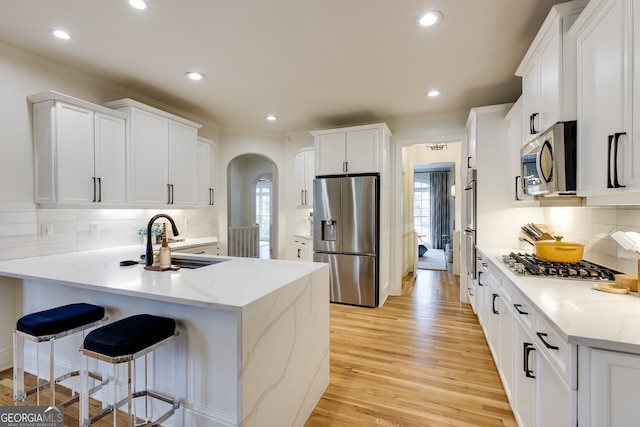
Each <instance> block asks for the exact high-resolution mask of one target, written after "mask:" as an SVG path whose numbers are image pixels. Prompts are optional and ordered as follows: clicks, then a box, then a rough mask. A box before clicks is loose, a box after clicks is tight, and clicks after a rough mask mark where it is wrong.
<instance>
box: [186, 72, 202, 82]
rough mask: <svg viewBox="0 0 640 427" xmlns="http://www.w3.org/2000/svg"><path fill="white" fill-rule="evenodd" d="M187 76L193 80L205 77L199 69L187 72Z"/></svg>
mask: <svg viewBox="0 0 640 427" xmlns="http://www.w3.org/2000/svg"><path fill="white" fill-rule="evenodd" d="M185 76H187V77H188V78H190V79H191V80H202V79H204V74H202V73H199V72H197V71H188V72H186V73H185Z"/></svg>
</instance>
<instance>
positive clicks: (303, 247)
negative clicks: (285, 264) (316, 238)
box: [293, 236, 313, 262]
mask: <svg viewBox="0 0 640 427" xmlns="http://www.w3.org/2000/svg"><path fill="white" fill-rule="evenodd" d="M293 248H294V251H295V252H294V255H295V258H294V259H295V260H297V261H309V262H311V261H313V240H312V239H311V238H306V237H299V236H295V237H294V238H293Z"/></svg>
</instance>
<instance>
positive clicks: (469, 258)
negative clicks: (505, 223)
mask: <svg viewBox="0 0 640 427" xmlns="http://www.w3.org/2000/svg"><path fill="white" fill-rule="evenodd" d="M476 177H477V171H476V170H475V169H471V170H470V171H469V173H468V174H467V181H466V183H465V186H464V195H465V229H464V231H463V232H462V234H463V236H464V245H465V255H466V257H465V260H466V263H467V271H468V272H469V276H471V278H472V279H474V280H475V278H476V271H477V268H476V221H477V218H476V203H477V202H476V191H477V190H476V184H477V182H476Z"/></svg>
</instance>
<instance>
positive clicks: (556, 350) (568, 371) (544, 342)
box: [532, 317, 578, 390]
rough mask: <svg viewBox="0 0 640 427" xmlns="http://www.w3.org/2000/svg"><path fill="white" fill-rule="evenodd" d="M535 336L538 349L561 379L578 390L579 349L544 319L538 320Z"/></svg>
mask: <svg viewBox="0 0 640 427" xmlns="http://www.w3.org/2000/svg"><path fill="white" fill-rule="evenodd" d="M532 335H534V336H535V340H536V346H537V347H536V348H537V349H538V350H539V351H540V353H542V354H544V355H545V356H546V358H547V360H549V362H550V364H551V368H553V369H554V370H555V371H556V372H557V374H558V375H559V376H560V378H561V379H562V380H563V381H564V382H565V383H566V385H567V386H569V388H571V389H572V390H577V388H578V381H577V374H578V372H577V369H575V367H576V366H577V363H578V349H577V346H576V345H574V344H569V343H568V342H566V341H565V340H564V339H563V338H562V337H560V335H558V334H557V333H556V332H555V331H554V330H553V329H551V327H550V326H549V325H548V324H547V322H545V321H544V319H542V318H540V317H539V318H538V322H537V328H536V329H535V332H534V333H533V334H532Z"/></svg>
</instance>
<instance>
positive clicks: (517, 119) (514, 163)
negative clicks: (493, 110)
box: [505, 96, 538, 206]
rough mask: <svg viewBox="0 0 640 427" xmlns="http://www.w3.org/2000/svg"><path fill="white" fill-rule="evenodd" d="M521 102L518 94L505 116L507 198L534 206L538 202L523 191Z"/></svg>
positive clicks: (517, 203)
mask: <svg viewBox="0 0 640 427" xmlns="http://www.w3.org/2000/svg"><path fill="white" fill-rule="evenodd" d="M522 102H523V96H520V98H518V101H516V103H515V104H513V107H511V110H509V112H508V113H507V116H506V117H505V121H506V122H507V129H508V130H507V132H508V138H509V179H510V182H511V185H510V186H509V200H511V202H512V204H513V205H514V206H524V205H526V206H535V205H537V204H538V203H537V202H536V201H535V200H534V198H533V196H531V195H529V194H525V193H524V187H523V181H522V170H521V166H520V164H521V163H520V150H521V149H522V146H523V145H524V143H525V137H524V113H523V109H522Z"/></svg>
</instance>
